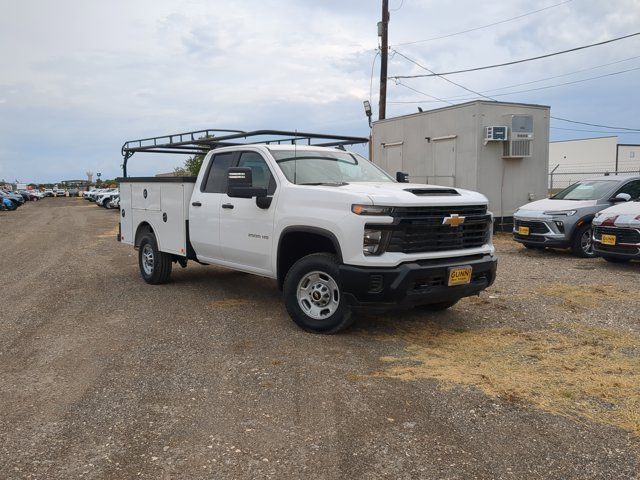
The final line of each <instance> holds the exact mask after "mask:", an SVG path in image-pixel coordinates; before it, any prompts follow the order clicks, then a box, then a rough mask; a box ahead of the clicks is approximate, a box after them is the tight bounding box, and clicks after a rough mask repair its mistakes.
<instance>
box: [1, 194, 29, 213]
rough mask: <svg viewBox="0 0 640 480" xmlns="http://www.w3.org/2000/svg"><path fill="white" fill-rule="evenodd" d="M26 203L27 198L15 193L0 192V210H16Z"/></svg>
mask: <svg viewBox="0 0 640 480" xmlns="http://www.w3.org/2000/svg"><path fill="white" fill-rule="evenodd" d="M26 201H28V198H25V197H24V196H22V195H20V194H19V193H17V192H11V191H9V190H0V210H16V209H17V208H18V207H20V206H21V205H24V203H25V202H26Z"/></svg>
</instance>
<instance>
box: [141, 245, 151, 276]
mask: <svg viewBox="0 0 640 480" xmlns="http://www.w3.org/2000/svg"><path fill="white" fill-rule="evenodd" d="M142 269H143V270H144V273H145V274H147V275H151V274H153V248H151V245H149V244H148V243H147V244H145V246H144V247H142Z"/></svg>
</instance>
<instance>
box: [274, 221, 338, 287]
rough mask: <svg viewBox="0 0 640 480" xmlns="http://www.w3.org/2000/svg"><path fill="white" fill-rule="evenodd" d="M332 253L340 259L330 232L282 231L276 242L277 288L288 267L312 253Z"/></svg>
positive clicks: (335, 242)
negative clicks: (277, 242) (278, 241)
mask: <svg viewBox="0 0 640 480" xmlns="http://www.w3.org/2000/svg"><path fill="white" fill-rule="evenodd" d="M321 252H322V253H334V254H336V255H338V258H339V260H340V261H342V254H341V252H340V247H339V245H338V241H337V240H336V238H335V237H334V236H333V235H332V234H331V233H330V232H324V231H305V230H295V231H288V232H285V233H283V235H282V237H280V243H279V244H278V288H280V289H282V285H283V284H284V278H285V277H286V275H287V272H288V271H289V269H290V268H291V267H292V266H293V264H294V263H296V262H297V261H298V260H300V259H301V258H302V257H305V256H307V255H310V254H312V253H321Z"/></svg>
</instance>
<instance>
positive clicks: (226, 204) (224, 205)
mask: <svg viewBox="0 0 640 480" xmlns="http://www.w3.org/2000/svg"><path fill="white" fill-rule="evenodd" d="M222 208H229V209H231V208H233V203H223V204H222Z"/></svg>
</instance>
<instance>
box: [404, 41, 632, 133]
mask: <svg viewBox="0 0 640 480" xmlns="http://www.w3.org/2000/svg"><path fill="white" fill-rule="evenodd" d="M639 33H640V32H639ZM393 52H394V53H395V54H397V55H399V56H401V57H402V58H404V59H405V60H407V61H409V62H411V63H413V64H414V65H416V66H418V67H420V68H422V69H423V70H426V71H427V72H433V70H431V69H429V68H427V67H425V66H424V65H422V64H420V63H419V62H417V61H416V60H413V59H412V58H409V57H407V56H406V55H405V54H403V53H400V52H398V51H397V50H395V49H394V50H393ZM639 69H640V67H637V68H634V69H629V70H628V71H631V70H639ZM620 73H624V72H620ZM611 75H613V74H608V75H604V76H611ZM434 76H437V77H438V78H441V79H442V80H445V81H446V82H448V83H451V84H453V85H456V86H458V87H460V88H462V89H463V90H466V91H468V92H470V93H473V94H475V95H478V96H480V97H483V98H485V99H488V100H491V101H497V100H496V99H495V98H492V97H490V96H488V95H485V94H483V93H480V92H477V91H475V90H472V89H470V88H468V87H465V86H464V85H461V84H459V83H456V82H454V81H453V80H450V79H448V78H445V77H443V76H441V75H440V74H435V75H434ZM601 77H602V76H601ZM571 83H576V82H571ZM402 85H403V86H405V87H406V85H404V84H402ZM532 90H540V88H537V89H532ZM421 93H423V94H424V92H421ZM513 93H516V92H513ZM425 95H427V94H425ZM502 95H505V94H502ZM429 96H430V95H429ZM496 96H498V95H496ZM394 103H395V102H394ZM411 103H419V102H411ZM550 118H552V119H554V120H559V121H563V122H569V123H575V124H578V125H587V126H591V127H599V128H608V129H611V130H626V131H630V132H640V129H638V128H629V127H615V126H610V125H602V124H596V123H589V122H580V121H577V120H571V119H568V118H563V117H554V116H550Z"/></svg>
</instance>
